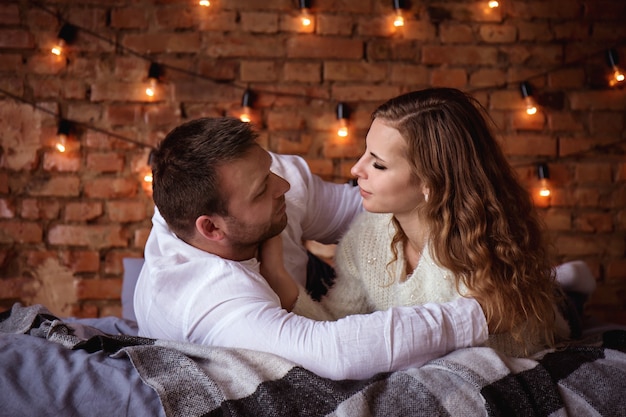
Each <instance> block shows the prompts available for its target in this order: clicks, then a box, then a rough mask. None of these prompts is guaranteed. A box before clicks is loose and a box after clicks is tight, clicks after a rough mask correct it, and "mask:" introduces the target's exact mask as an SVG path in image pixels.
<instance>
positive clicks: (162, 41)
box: [122, 32, 201, 54]
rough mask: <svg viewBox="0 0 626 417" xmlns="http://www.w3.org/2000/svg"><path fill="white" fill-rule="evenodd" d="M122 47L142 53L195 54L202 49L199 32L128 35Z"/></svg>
mask: <svg viewBox="0 0 626 417" xmlns="http://www.w3.org/2000/svg"><path fill="white" fill-rule="evenodd" d="M122 45H123V46H124V47H126V48H129V49H132V50H134V51H137V52H140V53H149V54H155V53H180V52H189V53H195V52H197V51H198V50H199V49H200V48H201V43H200V34H199V33H198V32H192V33H185V32H181V33H179V32H172V33H164V32H160V33H151V34H128V35H126V36H125V37H124V38H123V40H122Z"/></svg>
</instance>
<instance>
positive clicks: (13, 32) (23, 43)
mask: <svg viewBox="0 0 626 417" xmlns="http://www.w3.org/2000/svg"><path fill="white" fill-rule="evenodd" d="M34 47H35V42H34V40H33V36H32V35H31V34H30V33H29V32H28V31H26V30H21V29H0V49H32V48H34Z"/></svg>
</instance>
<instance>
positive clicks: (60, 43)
mask: <svg viewBox="0 0 626 417" xmlns="http://www.w3.org/2000/svg"><path fill="white" fill-rule="evenodd" d="M64 46H65V41H64V40H63V39H59V41H58V42H57V44H56V45H54V46H53V47H52V49H51V50H50V52H52V53H53V54H54V55H56V56H61V54H62V53H63V47H64Z"/></svg>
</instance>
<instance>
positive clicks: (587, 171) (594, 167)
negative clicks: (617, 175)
mask: <svg viewBox="0 0 626 417" xmlns="http://www.w3.org/2000/svg"><path fill="white" fill-rule="evenodd" d="M575 179H576V181H577V182H578V183H580V184H598V183H606V184H610V183H611V182H612V174H611V166H610V165H607V164H605V163H601V162H598V163H585V164H583V163H580V164H576V170H575Z"/></svg>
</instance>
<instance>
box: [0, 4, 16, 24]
mask: <svg viewBox="0 0 626 417" xmlns="http://www.w3.org/2000/svg"><path fill="white" fill-rule="evenodd" d="M19 23H20V10H19V8H18V7H17V4H0V25H18V24H19Z"/></svg>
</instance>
